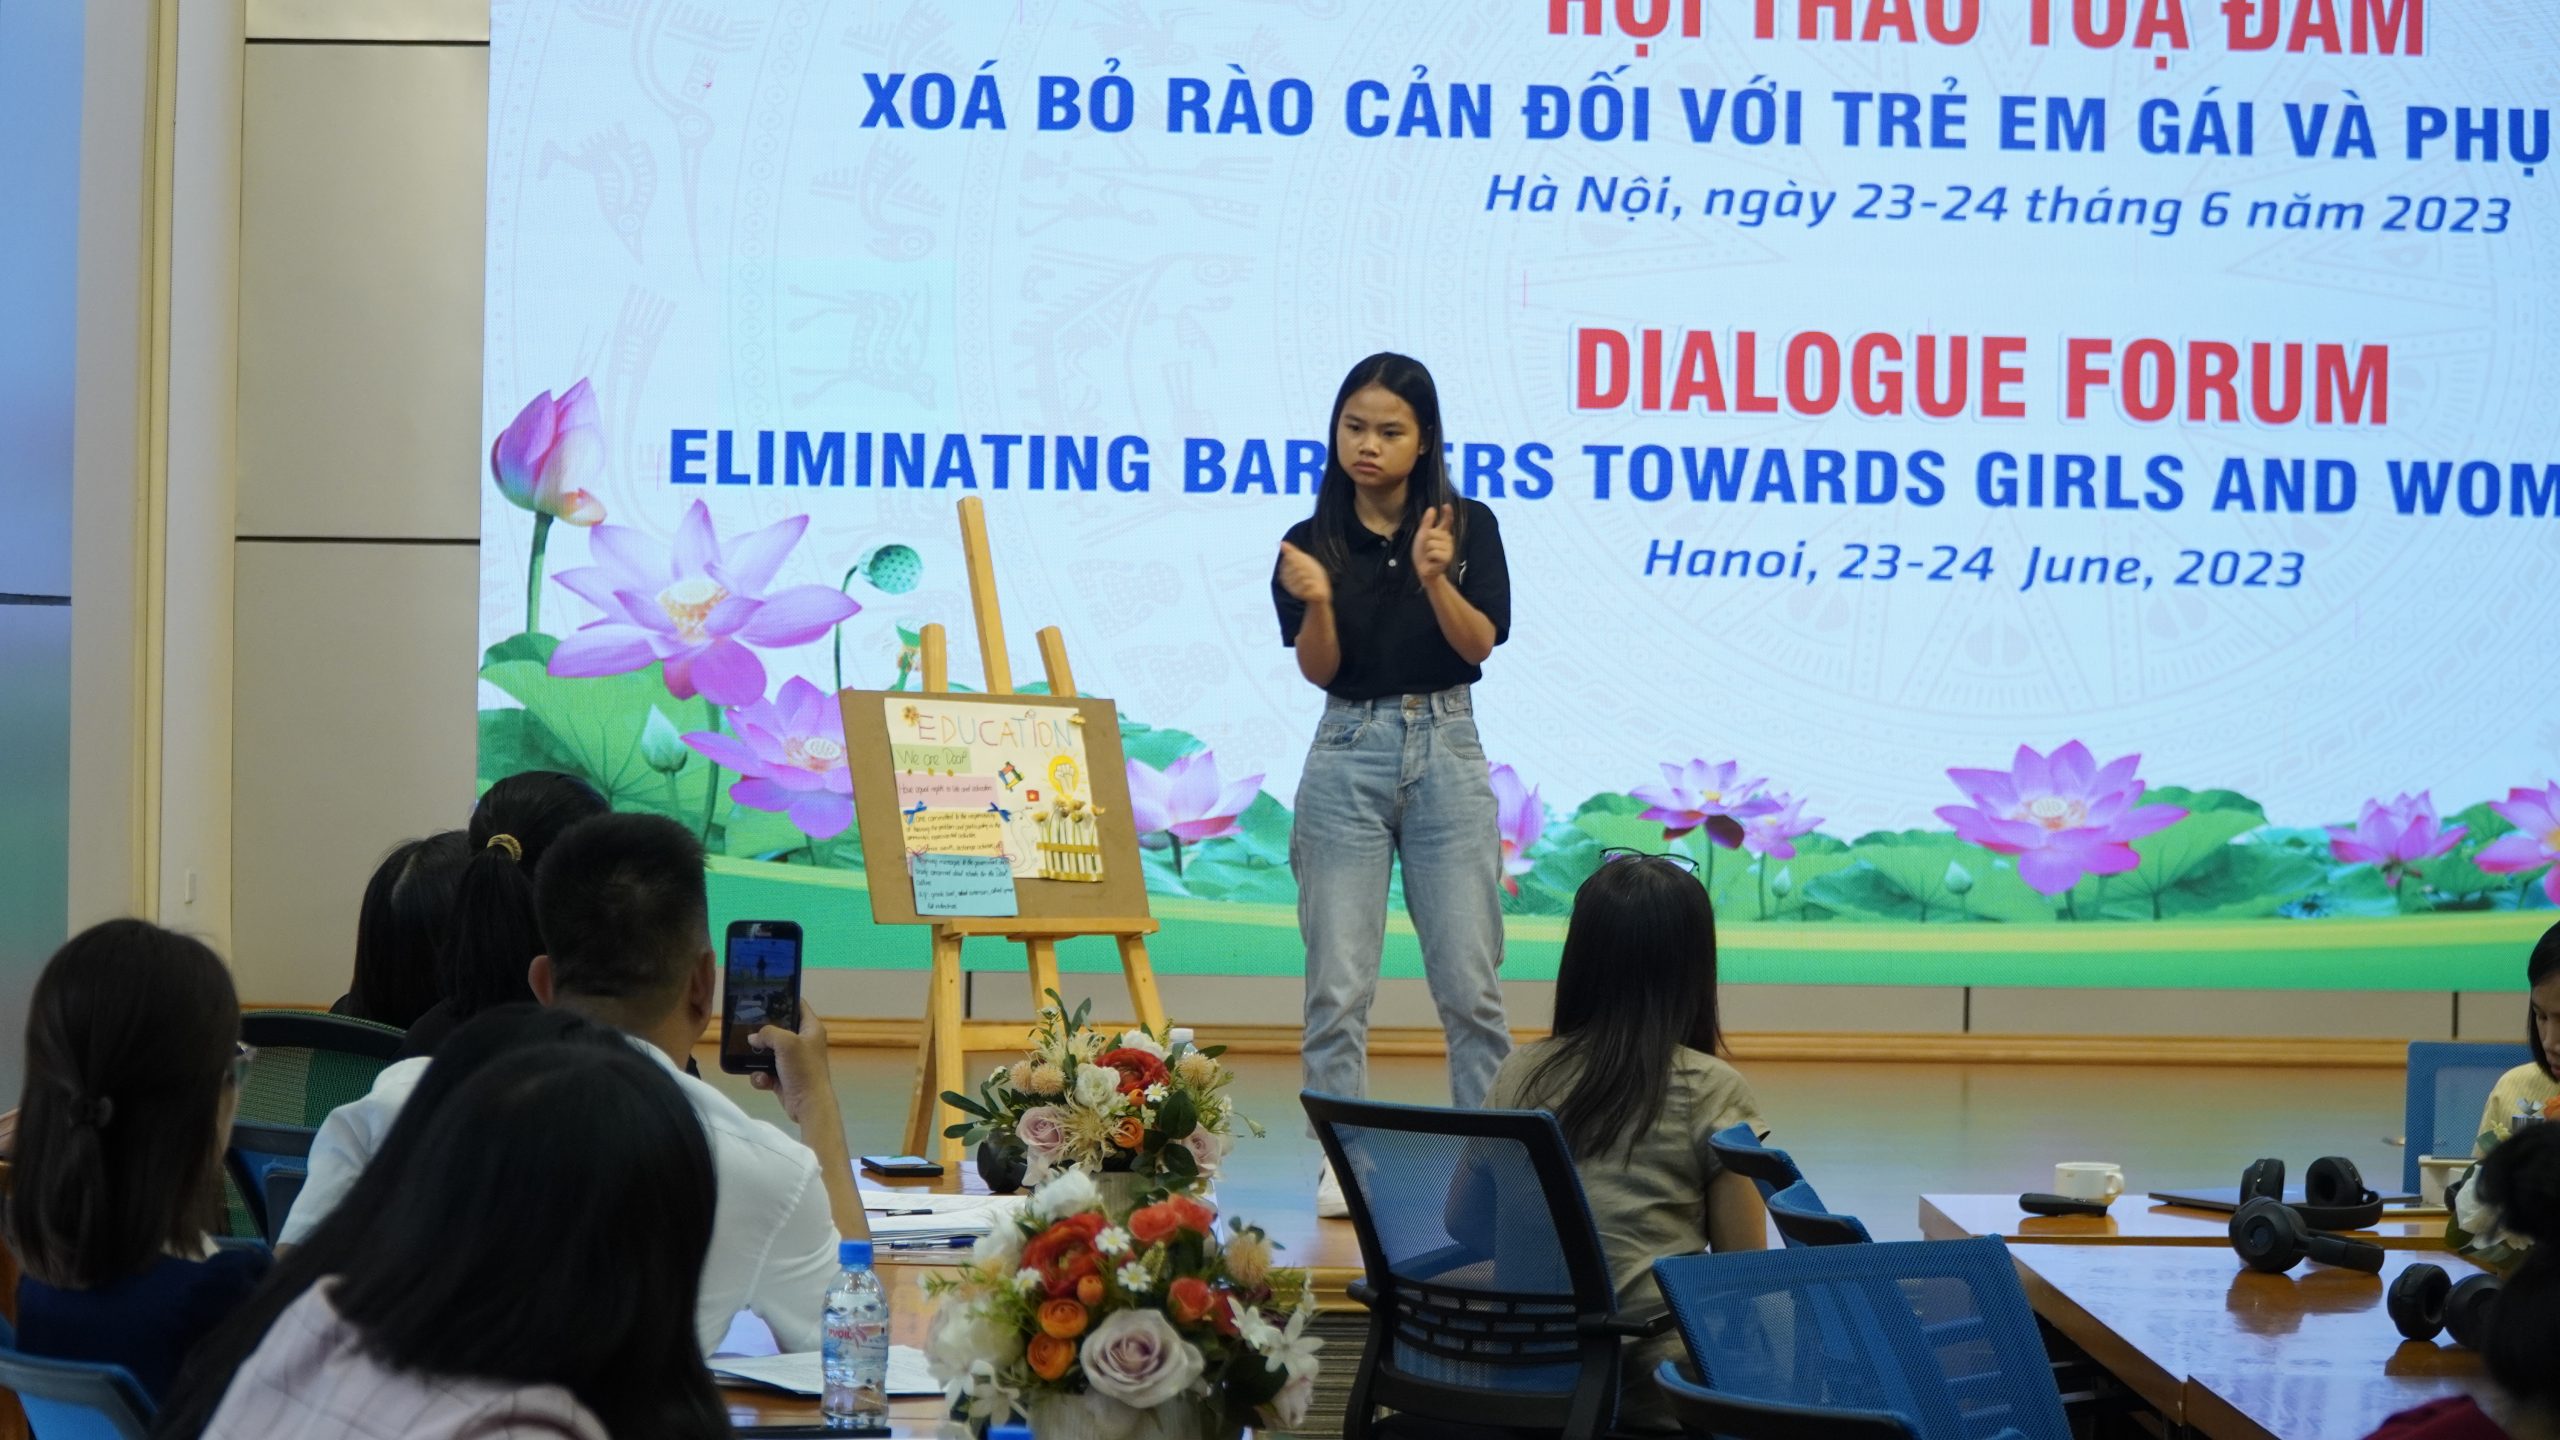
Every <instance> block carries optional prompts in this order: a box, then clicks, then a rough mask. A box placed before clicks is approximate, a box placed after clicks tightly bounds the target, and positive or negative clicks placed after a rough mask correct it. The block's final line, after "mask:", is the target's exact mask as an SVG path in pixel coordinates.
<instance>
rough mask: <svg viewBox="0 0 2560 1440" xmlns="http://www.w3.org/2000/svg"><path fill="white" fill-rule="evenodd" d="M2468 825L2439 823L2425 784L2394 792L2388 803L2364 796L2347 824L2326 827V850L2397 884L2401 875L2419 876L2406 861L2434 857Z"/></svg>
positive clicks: (2455, 842) (2456, 841)
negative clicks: (2412, 792)
mask: <svg viewBox="0 0 2560 1440" xmlns="http://www.w3.org/2000/svg"><path fill="white" fill-rule="evenodd" d="M2470 829H2471V827H2470V826H2468V825H2453V826H2440V825H2438V824H2437V823H2436V802H2435V801H2434V800H2433V799H2432V798H2431V797H2430V796H2429V795H2428V793H2427V792H2426V791H2424V790H2421V791H2419V792H2418V793H2417V794H2415V795H2400V796H2396V797H2394V798H2393V799H2392V800H2391V802H2390V803H2389V804H2385V803H2383V802H2382V801H2380V800H2367V801H2366V802H2364V811H2363V813H2362V814H2360V815H2358V816H2357V817H2356V823H2355V824H2354V825H2352V826H2347V825H2332V826H2330V827H2329V853H2330V855H2332V856H2334V857H2335V858H2337V859H2339V860H2342V861H2344V862H2346V863H2347V864H2350V865H2376V866H2380V867H2381V869H2382V883H2384V884H2385V885H2389V886H2392V887H2393V888H2395V889H2396V888H2398V886H2399V884H2400V877H2401V876H2403V875H2418V876H2420V877H2421V878H2423V876H2424V872H2423V871H2419V870H2414V869H2412V868H2410V867H2412V866H2413V865H2415V864H2416V863H2417V862H2418V861H2420V860H2433V859H2434V858H2436V857H2437V856H2439V855H2442V854H2444V853H2445V852H2447V851H2449V850H2451V849H2452V848H2453V847H2454V846H2456V845H2459V844H2461V843H2462V837H2463V836H2464V835H2465V834H2467V833H2469V831H2470Z"/></svg>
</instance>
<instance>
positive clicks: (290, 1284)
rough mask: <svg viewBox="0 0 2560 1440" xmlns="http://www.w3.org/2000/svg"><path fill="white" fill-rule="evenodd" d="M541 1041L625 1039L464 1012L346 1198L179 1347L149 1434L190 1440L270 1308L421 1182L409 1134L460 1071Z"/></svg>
mask: <svg viewBox="0 0 2560 1440" xmlns="http://www.w3.org/2000/svg"><path fill="white" fill-rule="evenodd" d="M547 1045H584V1046H588V1047H590V1048H600V1049H611V1050H615V1051H623V1050H627V1049H629V1048H630V1042H629V1041H628V1040H627V1039H625V1038H624V1036H623V1034H622V1032H621V1031H619V1030H614V1029H611V1028H608V1027H606V1026H603V1025H598V1024H596V1023H595V1022H593V1021H591V1020H587V1019H585V1018H583V1017H581V1016H578V1015H574V1014H571V1013H570V1012H569V1011H566V1010H546V1009H544V1008H542V1007H541V1006H538V1005H501V1006H498V1007H497V1008H496V1009H494V1010H484V1011H482V1012H481V1013H480V1014H478V1015H476V1016H473V1017H472V1019H471V1021H470V1023H468V1024H466V1025H464V1026H463V1027H462V1028H461V1029H459V1030H456V1031H454V1032H453V1034H452V1036H451V1037H449V1038H448V1040H447V1041H446V1043H445V1044H443V1045H441V1046H439V1047H437V1050H436V1056H435V1062H434V1063H433V1064H431V1065H429V1066H428V1067H427V1072H426V1074H425V1076H424V1077H422V1078H421V1079H420V1080H419V1081H418V1087H417V1089H416V1090H414V1091H413V1092H411V1094H410V1096H409V1103H408V1104H406V1105H404V1106H402V1107H401V1109H400V1118H399V1119H398V1121H396V1122H395V1123H394V1124H393V1125H392V1127H391V1132H390V1133H389V1134H387V1135H385V1136H384V1137H383V1140H382V1149H381V1151H380V1153H378V1154H376V1155H375V1156H374V1159H373V1163H372V1164H370V1165H367V1166H366V1167H365V1170H364V1174H363V1175H362V1176H360V1177H358V1179H357V1181H356V1184H355V1188H354V1189H352V1190H350V1191H349V1192H348V1193H347V1198H346V1202H345V1203H344V1204H342V1205H340V1206H339V1207H338V1208H337V1209H336V1210H335V1211H333V1212H331V1214H330V1216H329V1218H328V1220H327V1221H326V1222H324V1223H323V1224H321V1225H320V1226H319V1227H318V1228H317V1229H315V1230H313V1231H312V1232H311V1234H310V1237H309V1238H308V1239H306V1240H305V1241H304V1242H303V1243H302V1244H299V1245H295V1246H291V1247H289V1248H287V1249H286V1250H285V1251H284V1252H283V1253H281V1254H280V1255H278V1256H277V1258H276V1264H275V1268H274V1269H273V1270H272V1271H271V1272H269V1274H268V1276H267V1281H266V1283H265V1284H263V1285H261V1286H259V1287H258V1290H257V1292H256V1293H255V1294H253V1295H251V1296H250V1297H249V1299H248V1301H247V1303H245V1304H243V1305H242V1306H241V1307H240V1308H239V1309H237V1310H235V1311H233V1312H232V1314H231V1318H230V1319H228V1320H226V1321H224V1322H223V1323H222V1325H221V1326H220V1327H219V1328H218V1329H216V1330H215V1331H214V1332H213V1333H212V1334H210V1335H207V1336H206V1337H205V1338H204V1339H203V1340H202V1341H201V1342H199V1343H198V1344H197V1345H196V1347H195V1349H194V1350H193V1351H191V1352H189V1354H188V1357H187V1363H186V1367H185V1368H184V1369H183V1370H181V1371H179V1373H178V1383H177V1386H176V1388H175V1389H173V1390H172V1391H171V1392H170V1394H169V1398H168V1402H167V1403H166V1404H164V1405H163V1406H162V1407H161V1409H160V1416H159V1419H158V1421H157V1422H156V1423H155V1424H154V1425H153V1426H152V1434H153V1435H154V1436H155V1437H159V1440H196V1437H197V1436H199V1435H202V1434H203V1433H204V1428H205V1426H206V1424H207V1423H209V1422H210V1421H211V1420H212V1419H213V1412H214V1409H215V1407H217V1406H219V1405H220V1404H221V1403H222V1395H223V1391H224V1390H225V1389H226V1388H227V1387H228V1386H229V1385H230V1383H231V1377H232V1376H233V1375H235V1374H237V1373H238V1372H239V1369H240V1367H241V1366H242V1365H244V1364H246V1363H248V1360H249V1357H250V1355H251V1354H253V1353H254V1352H255V1351H256V1350H257V1348H258V1346H259V1345H260V1344H262V1343H264V1342H265V1340H266V1338H267V1332H268V1330H270V1329H272V1328H273V1327H274V1325H275V1323H276V1317H277V1316H279V1315H282V1314H283V1313H284V1312H285V1311H286V1310H288V1309H290V1308H291V1307H292V1306H293V1304H294V1302H295V1301H297V1300H300V1299H301V1298H302V1296H303V1292H305V1291H307V1290H309V1289H310V1288H311V1287H312V1286H314V1285H316V1284H318V1283H320V1282H321V1281H323V1280H326V1279H327V1278H329V1277H330V1276H332V1275H335V1274H337V1273H339V1272H340V1271H342V1270H344V1269H346V1268H347V1266H348V1265H349V1264H350V1263H351V1262H352V1261H353V1260H354V1258H355V1256H356V1254H357V1252H358V1251H360V1250H362V1249H364V1248H365V1247H366V1246H367V1245H368V1244H369V1243H370V1239H369V1237H370V1235H371V1231H372V1224H373V1217H374V1216H377V1215H379V1214H381V1213H382V1212H383V1211H384V1210H385V1209H386V1208H387V1207H388V1206H389V1205H390V1203H391V1201H392V1198H393V1197H394V1196H395V1195H397V1194H398V1193H399V1192H400V1191H401V1190H403V1189H406V1188H408V1187H410V1186H411V1185H413V1184H421V1183H425V1182H424V1181H423V1179H422V1178H421V1177H420V1176H419V1175H418V1173H417V1169H416V1167H417V1163H418V1160H417V1157H418V1142H419V1137H420V1136H422V1135H423V1134H425V1132H426V1130H427V1127H428V1125H429V1124H430V1123H431V1122H432V1121H433V1120H434V1118H435V1116H436V1115H437V1113H438V1112H440V1111H441V1110H442V1109H443V1108H444V1105H445V1102H446V1101H447V1100H449V1099H451V1098H452V1096H453V1093H454V1092H455V1091H457V1090H459V1089H461V1088H462V1085H463V1082H464V1081H466V1080H469V1079H470V1078H471V1077H472V1076H474V1075H477V1074H479V1073H480V1071H481V1070H482V1069H484V1068H486V1067H487V1066H488V1065H489V1064H490V1063H491V1062H493V1061H495V1060H498V1059H500V1058H501V1057H504V1056H508V1055H513V1054H516V1053H517V1052H519V1051H523V1050H529V1049H534V1048H536V1047H540V1046H547Z"/></svg>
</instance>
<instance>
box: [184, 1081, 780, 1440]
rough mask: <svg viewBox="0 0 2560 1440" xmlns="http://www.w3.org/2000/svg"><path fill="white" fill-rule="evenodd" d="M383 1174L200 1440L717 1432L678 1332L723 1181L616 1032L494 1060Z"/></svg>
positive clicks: (689, 1319) (696, 1368)
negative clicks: (358, 1220)
mask: <svg viewBox="0 0 2560 1440" xmlns="http://www.w3.org/2000/svg"><path fill="white" fill-rule="evenodd" d="M398 1180H399V1183H398V1184H395V1185H385V1186H382V1187H380V1189H379V1190H378V1191H376V1192H374V1193H373V1194H372V1195H371V1196H369V1198H371V1199H375V1200H378V1201H379V1208H378V1209H376V1210H374V1211H373V1212H372V1213H371V1214H368V1215H365V1216H364V1217H363V1219H362V1233H361V1235H360V1236H357V1237H354V1243H350V1244H343V1245H338V1246H335V1247H334V1248H335V1249H336V1250H337V1252H338V1253H337V1254H336V1255H335V1256H334V1257H333V1258H334V1260H335V1262H336V1263H334V1264H333V1265H332V1267H331V1269H330V1273H329V1274H328V1275H327V1276H325V1277H324V1278H321V1279H319V1280H318V1281H317V1282H316V1283H311V1284H309V1285H307V1287H306V1288H304V1289H303V1291H302V1293H301V1294H300V1295H298V1296H296V1297H295V1298H293V1299H292V1301H291V1302H290V1303H289V1304H287V1305H285V1306H284V1308H283V1310H282V1312H281V1313H279V1314H277V1315H275V1316H274V1317H273V1318H272V1323H271V1324H269V1325H268V1326H267V1328H266V1331H265V1334H264V1337H263V1338H262V1339H261V1340H260V1341H259V1342H258V1344H257V1346H256V1348H255V1349H254V1350H253V1351H252V1352H251V1353H250V1355H249V1357H248V1359H247V1360H246V1361H245V1362H243V1363H242V1364H241V1365H240V1367H239V1369H238V1370H237V1372H236V1373H234V1374H232V1375H231V1376H230V1377H229V1383H228V1384H227V1385H224V1386H222V1394H221V1400H220V1402H219V1404H218V1405H216V1406H215V1407H214V1411H213V1418H212V1420H211V1421H210V1423H208V1424H207V1425H205V1427H204V1430H203V1434H204V1435H205V1436H207V1437H209V1440H323V1437H340V1436H351V1435H366V1436H371V1435H383V1436H388V1435H399V1436H403V1437H407V1440H560V1437H571V1440H606V1437H608V1436H660V1435H663V1436H713V1435H726V1434H728V1433H729V1429H728V1420H727V1416H726V1414H725V1413H724V1410H723V1407H722V1405H721V1403H720V1399H719V1392H718V1391H717V1390H716V1389H715V1388H714V1387H713V1385H712V1381H711V1374H710V1372H709V1371H708V1370H706V1369H704V1368H703V1363H702V1355H701V1352H700V1350H699V1349H698V1348H697V1346H696V1343H695V1338H694V1331H693V1314H694V1309H695V1305H694V1300H695V1290H696V1287H697V1286H698V1284H699V1283H700V1278H701V1275H702V1259H703V1255H704V1252H705V1251H706V1250H707V1248H708V1247H709V1245H710V1242H711V1233H712V1214H713V1210H714V1207H715V1205H716V1203H717V1198H718V1196H717V1187H716V1182H715V1179H714V1176H713V1171H712V1163H711V1155H710V1152H709V1149H708V1147H707V1146H706V1144H705V1140H704V1134H703V1129H702V1126H701V1124H700V1122H699V1121H698V1120H697V1118H696V1116H695V1113H694V1108H693V1107H692V1106H691V1105H689V1104H687V1103H686V1100H685V1097H684V1096H683V1095H682V1094H681V1093H680V1092H679V1091H678V1090H677V1088H676V1081H675V1077H674V1074H673V1072H672V1071H671V1070H669V1069H668V1068H667V1067H665V1066H661V1065H656V1064H652V1063H651V1062H650V1061H648V1060H646V1059H644V1058H642V1057H641V1056H640V1055H638V1054H636V1053H634V1052H633V1051H632V1050H631V1049H630V1048H629V1047H627V1046H606V1047H599V1046H593V1045H567V1044H550V1045H535V1046H532V1047H530V1048H523V1049H518V1050H516V1051H515V1052H513V1053H510V1054H505V1055H500V1056H498V1057H496V1058H495V1059H492V1060H490V1061H489V1062H488V1063H487V1064H485V1065H482V1066H481V1067H479V1069H478V1070H477V1072H476V1073H474V1074H472V1075H471V1076H469V1078H467V1079H465V1080H463V1081H462V1082H461V1083H460V1085H459V1086H458V1087H457V1088H456V1089H455V1090H454V1091H453V1093H452V1095H451V1096H450V1097H449V1098H447V1099H446V1100H445V1101H444V1103H443V1104H441V1105H439V1106H436V1107H435V1108H434V1109H433V1110H432V1111H431V1112H430V1113H429V1114H428V1115H427V1118H426V1122H425V1124H424V1125H423V1126H421V1127H420V1129H419V1131H418V1134H417V1137H416V1142H415V1148H414V1150H413V1152H412V1153H411V1154H410V1155H409V1157H408V1163H406V1164H404V1165H402V1166H401V1167H400V1174H399V1176H398ZM220 1379H221V1377H219V1376H215V1375H210V1374H207V1373H203V1372H196V1371H191V1372H190V1374H189V1376H188V1382H187V1383H188V1384H189V1386H190V1387H192V1386H195V1385H198V1384H217V1383H219V1382H220ZM171 1418H172V1422H173V1423H174V1421H175V1418H176V1417H175V1415H174V1413H173V1415H172V1417H171Z"/></svg>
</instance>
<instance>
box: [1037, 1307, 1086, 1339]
mask: <svg viewBox="0 0 2560 1440" xmlns="http://www.w3.org/2000/svg"><path fill="white" fill-rule="evenodd" d="M1088 1321H1089V1317H1088V1316H1087V1315H1086V1314H1085V1309H1084V1307H1083V1306H1082V1305H1079V1304H1077V1303H1076V1302H1075V1301H1073V1300H1052V1301H1049V1302H1048V1303H1047V1304H1044V1305H1042V1306H1041V1307H1040V1329H1041V1332H1042V1333H1043V1334H1046V1335H1050V1336H1054V1337H1055V1338H1057V1339H1060V1340H1073V1339H1074V1338H1076V1337H1077V1336H1079V1335H1081V1334H1083V1333H1084V1327H1085V1325H1086V1324H1087V1323H1088Z"/></svg>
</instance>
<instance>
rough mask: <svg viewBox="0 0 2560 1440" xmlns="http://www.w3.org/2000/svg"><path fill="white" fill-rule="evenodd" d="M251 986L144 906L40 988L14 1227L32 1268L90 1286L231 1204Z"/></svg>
mask: <svg viewBox="0 0 2560 1440" xmlns="http://www.w3.org/2000/svg"><path fill="white" fill-rule="evenodd" d="M239 1044H240V997H239V995H238V994H237V993H235V992H234V991H233V990H232V988H231V972H230V971H229V970H227V969H225V968H224V967H223V964H222V959H221V957H219V956H217V955H215V954H214V953H213V951H212V950H211V949H209V948H207V947H206V945H205V943H204V942H203V941H201V940H197V939H194V938H192V937H190V936H186V935H180V934H178V933H177V932H175V931H171V930H163V929H161V928H160V927H159V926H157V925H154V924H152V923H150V922H149V921H147V920H109V921H106V922H104V923H102V924H97V925H92V926H90V927H89V928H88V929H86V930H83V931H81V932H80V933H79V934H77V935H74V936H72V937H71V939H70V940H69V941H68V942H67V943H65V944H64V945H63V947H62V948H61V949H59V950H56V951H55V952H53V958H52V959H51V960H48V961H46V962H45V967H44V973H43V974H42V975H39V976H37V977H36V987H35V994H34V995H33V996H31V997H30V998H29V1000H28V1002H27V1050H26V1054H27V1072H26V1083H25V1086H24V1089H23V1090H22V1092H21V1093H22V1096H23V1098H22V1100H21V1102H20V1103H21V1105H22V1107H23V1108H22V1109H21V1110H20V1112H19V1117H18V1141H17V1150H16V1153H15V1154H13V1155H12V1156H11V1157H10V1159H11V1162H12V1167H11V1175H10V1183H11V1186H12V1189H13V1192H14V1193H12V1195H11V1196H10V1198H9V1205H8V1225H7V1230H8V1240H9V1244H10V1246H11V1248H13V1249H15V1250H16V1251H17V1252H18V1262H19V1264H20V1265H22V1266H23V1267H25V1270H26V1273H27V1274H29V1275H31V1276H34V1277H35V1278H36V1279H38V1280H40V1281H42V1282H44V1283H45V1284H47V1285H54V1286H60V1287H63V1288H67V1289H84V1290H85V1289H89V1288H92V1287H94V1286H99V1285H106V1284H110V1283H112V1282H114V1281H118V1280H122V1279H126V1278H128V1277H130V1276H133V1275H137V1274H139V1273H141V1272H142V1271H143V1270H145V1269H147V1268H149V1267H150V1266H151V1264H152V1263H153V1262H154V1261H156V1260H157V1259H158V1258H159V1257H160V1256H161V1255H162V1254H164V1253H167V1252H169V1251H173V1250H174V1251H177V1252H179V1253H183V1254H193V1253H195V1250H196V1248H197V1247H198V1246H200V1245H202V1244H203V1243H204V1237H205V1234H206V1232H207V1231H208V1230H210V1229H211V1228H212V1226H213V1223H214V1221H215V1219H216V1218H217V1217H218V1215H219V1214H220V1210H221V1201H222V1168H221V1161H220V1153H221V1148H222V1136H221V1135H220V1133H219V1132H220V1130H221V1127H222V1104H223V1098H224V1095H225V1093H226V1092H227V1091H228V1089H229V1088H230V1085H231V1074H232V1061H233V1058H234V1057H235V1056H236V1055H237V1054H238V1053H239Z"/></svg>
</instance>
